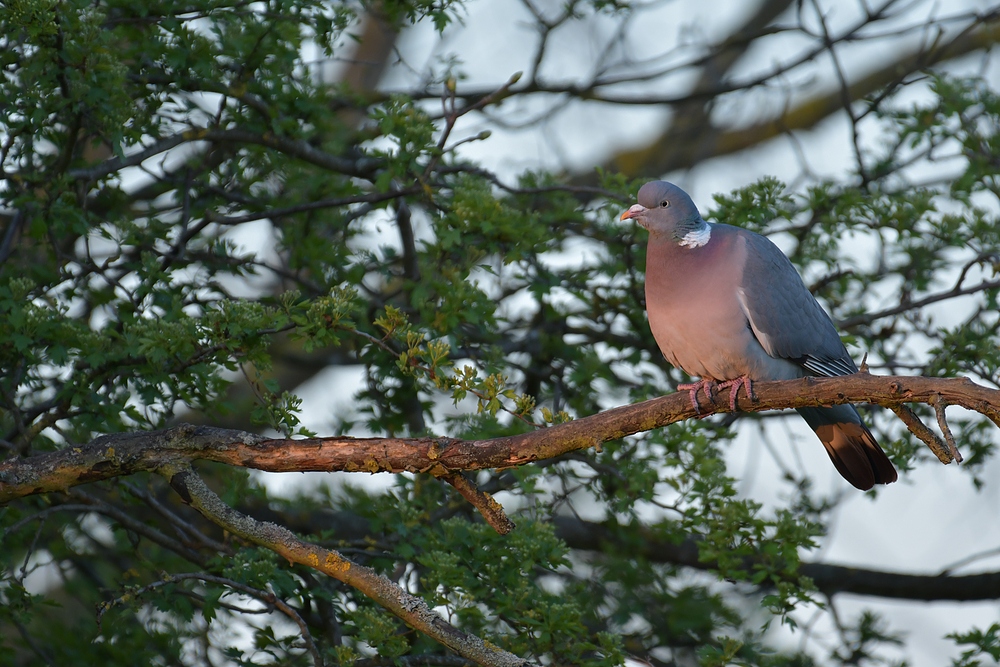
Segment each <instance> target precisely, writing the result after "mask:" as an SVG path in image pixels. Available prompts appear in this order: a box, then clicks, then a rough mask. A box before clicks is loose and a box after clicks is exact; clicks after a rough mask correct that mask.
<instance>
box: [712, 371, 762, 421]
mask: <svg viewBox="0 0 1000 667" xmlns="http://www.w3.org/2000/svg"><path fill="white" fill-rule="evenodd" d="M740 385H742V386H743V389H744V391H746V394H747V398H749V399H750V400H751V401H756V400H757V395H756V394H754V393H753V380H751V379H750V376H749V375H741V376H740V377H738V378H735V379H733V380H726V381H725V382H720V383H719V384H717V385H716V388H717V389H725V388H726V387H729V410H730V412H736V395H737V394H738V393H740Z"/></svg>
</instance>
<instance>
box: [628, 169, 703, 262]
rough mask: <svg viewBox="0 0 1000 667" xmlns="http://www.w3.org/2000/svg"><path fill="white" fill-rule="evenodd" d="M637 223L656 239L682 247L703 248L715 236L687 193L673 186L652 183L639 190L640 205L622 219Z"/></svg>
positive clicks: (631, 209)
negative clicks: (712, 235) (673, 241)
mask: <svg viewBox="0 0 1000 667" xmlns="http://www.w3.org/2000/svg"><path fill="white" fill-rule="evenodd" d="M621 219H622V220H629V219H631V220H635V221H636V222H637V223H638V224H640V225H642V226H643V227H645V228H646V229H648V230H649V233H650V234H653V235H665V236H666V237H668V238H672V239H674V240H675V241H676V242H677V243H678V244H679V245H684V246H693V247H697V246H701V245H704V244H706V243H708V238H709V235H710V234H711V231H710V228H709V226H708V223H707V222H705V220H704V219H703V218H702V217H701V214H700V213H698V207H697V206H695V205H694V202H693V201H691V198H690V197H688V195H687V193H686V192H684V191H683V190H681V189H680V188H679V187H677V186H676V185H674V184H673V183H667V182H666V181H650V182H649V183H646V184H645V185H644V186H642V187H641V188H639V203H638V204H634V205H633V206H632V208H630V209H629V210H627V211H625V212H624V213H622V215H621Z"/></svg>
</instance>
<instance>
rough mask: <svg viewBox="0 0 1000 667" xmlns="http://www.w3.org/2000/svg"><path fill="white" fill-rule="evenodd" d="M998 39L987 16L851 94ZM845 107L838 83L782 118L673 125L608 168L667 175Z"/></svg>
mask: <svg viewBox="0 0 1000 667" xmlns="http://www.w3.org/2000/svg"><path fill="white" fill-rule="evenodd" d="M998 39H1000V22H998V21H997V19H996V17H994V16H990V17H987V20H986V21H984V23H983V24H982V25H980V26H978V27H977V28H975V29H973V30H970V31H968V32H963V33H961V34H960V35H958V36H957V37H955V38H954V39H953V40H951V41H949V42H947V43H945V44H943V45H941V46H939V47H937V48H933V49H931V50H929V51H928V50H926V49H924V48H923V47H921V48H920V49H918V50H915V51H910V52H906V53H902V54H900V55H899V57H898V58H897V59H896V60H894V61H892V62H890V63H888V64H887V65H885V66H883V67H880V68H879V69H877V70H874V71H872V72H870V73H868V74H867V75H864V76H861V77H860V78H858V79H857V80H855V81H853V82H851V83H850V85H849V86H848V89H847V93H848V94H849V96H850V99H852V100H860V99H862V98H863V97H865V96H866V95H869V94H871V93H873V92H875V91H877V90H879V89H880V88H884V87H886V86H894V85H896V84H898V83H899V82H901V81H902V80H903V79H905V78H906V77H907V76H908V75H910V74H912V73H914V72H918V71H920V70H921V69H923V68H926V67H930V66H932V65H935V64H937V63H940V62H944V61H947V60H952V59H955V58H958V57H961V56H963V55H966V54H969V53H972V52H974V51H979V50H981V49H984V48H989V47H990V46H991V45H993V44H995V43H996V42H997V40H998ZM843 108H844V102H843V91H842V90H841V88H840V87H837V88H835V89H832V90H830V91H828V92H826V93H823V94H820V95H817V96H815V97H812V98H810V99H807V100H805V101H804V102H802V103H800V104H798V105H796V106H794V107H792V108H790V109H788V110H787V111H786V112H785V113H783V114H782V115H781V116H779V117H778V118H774V119H771V120H766V121H764V122H762V123H758V124H755V125H751V126H749V127H742V128H739V129H736V130H728V129H723V128H718V127H715V126H712V125H710V124H706V125H703V126H702V128H701V129H700V131H699V132H698V133H697V134H696V135H695V136H688V137H685V138H684V139H683V141H678V136H679V134H678V130H677V128H676V127H674V125H673V124H671V125H670V126H668V127H667V129H666V130H665V131H664V132H663V133H662V134H661V135H660V136H659V137H657V139H656V140H654V141H652V142H650V143H649V144H647V145H645V146H643V147H641V148H637V149H632V150H626V151H622V152H621V153H618V154H617V155H615V156H613V157H612V158H611V159H610V160H608V161H607V162H606V163H605V164H604V165H603V167H604V168H605V169H607V170H610V171H621V172H622V173H624V174H627V175H629V176H632V177H636V176H640V175H643V174H646V175H660V174H665V173H668V172H670V171H673V170H674V169H680V168H682V167H686V166H691V165H692V164H695V163H697V162H700V161H703V160H706V159H708V158H711V157H716V156H720V155H729V154H731V153H735V152H738V151H741V150H744V149H746V148H750V147H752V146H757V145H760V144H762V143H764V142H765V141H767V140H769V139H773V138H774V137H777V136H779V135H782V134H785V133H787V132H789V131H791V130H800V129H807V128H811V127H814V126H815V125H816V124H817V123H819V122H820V121H822V120H823V119H824V118H827V117H828V116H831V115H833V114H834V113H837V112H838V111H841V110H842V109H843ZM589 178H592V176H590V175H589V173H588V174H581V175H580V180H582V181H584V182H586V181H587V180H588V179H589Z"/></svg>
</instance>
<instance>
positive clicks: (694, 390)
mask: <svg viewBox="0 0 1000 667" xmlns="http://www.w3.org/2000/svg"><path fill="white" fill-rule="evenodd" d="M715 386H716V385H715V380H713V379H711V378H706V379H704V380H699V381H698V382H694V383H691V384H679V385H677V389H678V390H679V391H680V390H684V389H687V390H688V392H690V395H691V407H693V408H694V411H695V412H697V413H698V414H699V415H700V414H701V405H699V404H698V390H699V389H703V390H704V391H705V395H706V396H708V400H712V399H713V398H714V396H715Z"/></svg>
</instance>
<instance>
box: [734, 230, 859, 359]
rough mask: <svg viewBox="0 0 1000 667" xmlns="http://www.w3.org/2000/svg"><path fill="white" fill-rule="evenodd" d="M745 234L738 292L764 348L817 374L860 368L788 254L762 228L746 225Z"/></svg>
mask: <svg viewBox="0 0 1000 667" xmlns="http://www.w3.org/2000/svg"><path fill="white" fill-rule="evenodd" d="M741 236H743V238H744V239H745V240H746V244H747V247H746V250H747V259H746V264H745V266H744V271H743V278H742V280H741V283H740V285H739V287H738V292H737V294H738V296H739V301H740V305H741V306H742V308H743V312H744V313H745V314H746V317H747V320H748V322H749V324H750V328H751V329H752V330H753V333H754V336H756V337H757V340H758V341H760V344H761V346H762V347H763V348H764V350H765V351H766V352H767V353H768V354H769V355H770V356H772V357H776V358H780V359H787V360H789V361H792V362H794V363H796V364H798V365H800V366H802V367H803V368H804V369H806V370H807V371H808V372H810V373H812V374H813V375H825V376H834V375H850V374H852V373H857V372H858V367H857V366H856V365H855V364H854V360H853V359H851V356H850V355H849V354H848V353H847V349H846V348H845V347H844V344H843V343H842V342H841V341H840V336H839V335H837V329H836V328H835V327H834V326H833V322H832V321H831V320H830V316H829V315H827V314H826V311H824V310H823V307H822V306H820V305H819V302H817V301H816V299H815V298H814V297H813V295H812V294H811V293H810V292H809V290H808V289H806V286H805V285H804V284H803V283H802V278H801V277H799V274H798V271H796V270H795V267H794V266H792V263H791V262H790V261H788V258H787V257H785V255H784V254H783V253H782V252H781V251H780V250H779V249H778V247H777V246H775V245H774V244H773V243H772V242H771V241H770V240H768V239H767V238H765V237H763V236H760V235H759V234H754V233H753V232H748V231H745V230H744V233H743V234H741Z"/></svg>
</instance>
